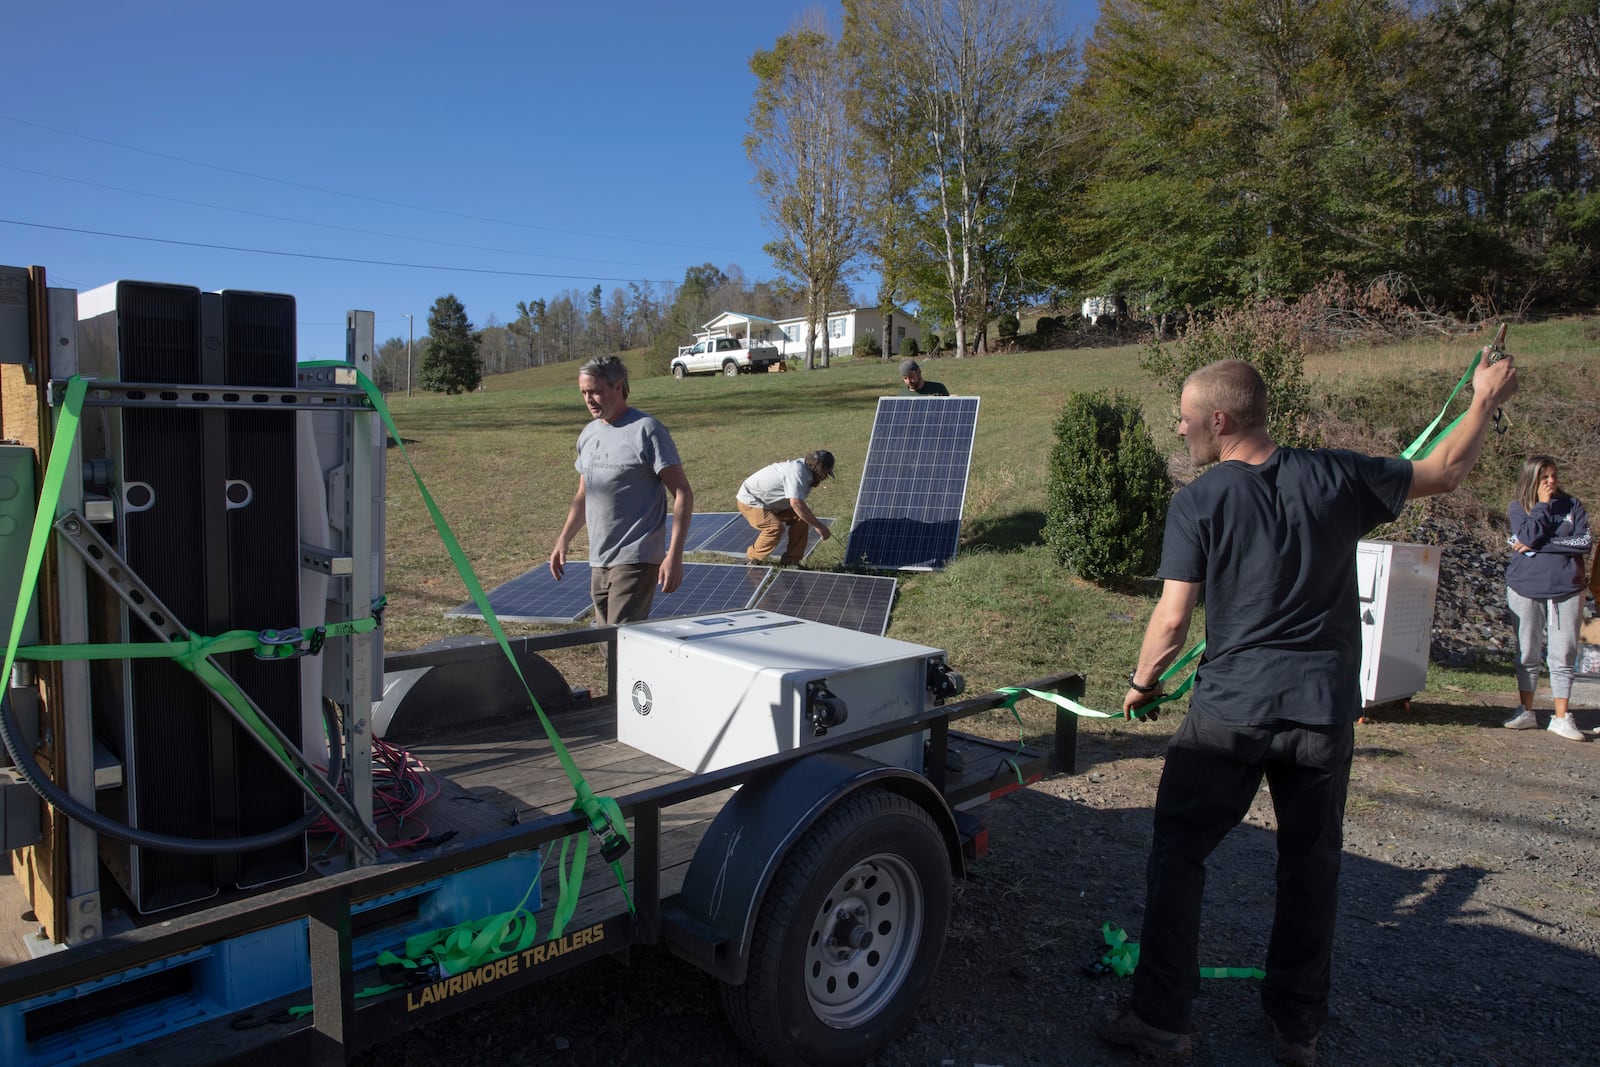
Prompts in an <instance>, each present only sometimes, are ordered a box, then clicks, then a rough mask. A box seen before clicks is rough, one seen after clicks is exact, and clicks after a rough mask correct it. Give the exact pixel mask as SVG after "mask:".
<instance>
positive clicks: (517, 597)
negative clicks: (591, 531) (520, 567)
mask: <svg viewBox="0 0 1600 1067" xmlns="http://www.w3.org/2000/svg"><path fill="white" fill-rule="evenodd" d="M488 597H489V607H491V608H492V609H494V613H495V616H496V617H497V618H499V619H500V621H502V622H548V623H574V622H577V621H578V620H579V619H581V618H583V616H584V615H586V614H588V612H589V609H590V608H592V607H594V601H593V599H591V598H590V596H589V564H588V563H587V562H586V561H584V560H571V559H569V560H567V567H566V573H565V574H564V575H563V576H562V578H561V580H560V581H559V582H558V581H556V580H555V579H554V578H552V577H551V576H550V567H549V565H548V564H544V563H541V564H539V566H537V567H535V568H533V570H531V571H529V572H527V573H526V574H519V575H518V576H517V577H515V578H513V579H511V580H510V581H509V582H506V583H504V584H503V585H497V586H495V587H494V588H493V589H491V590H489V592H488ZM445 614H446V615H456V616H460V617H462V618H468V619H481V618H483V613H482V612H480V611H479V610H478V605H477V604H475V603H473V602H471V601H468V602H467V603H465V604H462V605H461V606H460V607H456V608H452V609H451V610H449V611H447V612H445Z"/></svg>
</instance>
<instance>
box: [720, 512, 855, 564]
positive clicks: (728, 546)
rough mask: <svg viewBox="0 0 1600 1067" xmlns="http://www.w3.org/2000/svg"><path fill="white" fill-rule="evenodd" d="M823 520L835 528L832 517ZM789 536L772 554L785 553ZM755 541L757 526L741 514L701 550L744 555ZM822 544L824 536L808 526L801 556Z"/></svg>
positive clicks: (780, 542)
mask: <svg viewBox="0 0 1600 1067" xmlns="http://www.w3.org/2000/svg"><path fill="white" fill-rule="evenodd" d="M821 521H822V525H824V526H826V527H828V528H829V529H830V530H831V529H833V520H832V519H823V520H821ZM788 536H789V535H788V534H784V538H785V540H780V541H779V542H778V547H777V549H776V550H775V551H773V553H772V556H779V555H782V554H783V549H784V546H785V545H786V543H787V538H788ZM755 543H756V528H755V527H754V526H751V525H750V523H749V522H747V521H745V517H744V516H743V515H739V516H738V521H736V522H730V523H728V525H727V526H725V527H724V528H723V529H722V531H721V532H720V533H718V534H717V535H716V536H715V537H713V538H711V539H710V540H708V541H706V542H705V543H703V544H702V545H701V546H700V549H699V550H700V551H701V552H721V553H722V554H723V555H726V556H742V555H744V554H745V552H747V551H748V550H749V548H750V546H751V545H753V544H755ZM820 544H822V538H821V537H820V536H819V535H818V534H817V531H815V530H813V529H811V527H809V526H808V527H806V550H805V552H804V554H802V555H801V557H800V558H801V559H805V558H806V556H809V555H811V553H812V551H813V550H814V549H815V548H816V547H817V546H818V545H820ZM772 556H768V557H767V558H768V559H771V558H772Z"/></svg>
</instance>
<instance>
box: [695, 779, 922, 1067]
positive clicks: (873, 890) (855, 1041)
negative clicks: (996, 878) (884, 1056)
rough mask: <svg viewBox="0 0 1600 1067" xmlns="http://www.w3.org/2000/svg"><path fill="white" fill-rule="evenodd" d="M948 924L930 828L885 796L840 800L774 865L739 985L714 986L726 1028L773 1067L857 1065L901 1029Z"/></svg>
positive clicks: (913, 810)
mask: <svg viewBox="0 0 1600 1067" xmlns="http://www.w3.org/2000/svg"><path fill="white" fill-rule="evenodd" d="M949 924H950V855H949V853H948V852H946V851H945V843H944V838H943V836H942V835H941V834H940V833H939V829H938V827H937V826H936V825H935V824H934V821H933V819H932V818H931V817H930V816H929V815H928V813H927V812H925V811H923V810H922V808H920V807H918V806H917V805H916V804H914V803H912V802H911V801H910V800H907V799H906V798H905V797H902V796H899V795H897V794H894V793H888V792H883V791H880V790H870V791H867V792H862V793H857V794H855V795H854V796H851V797H847V798H846V799H845V800H844V801H842V802H841V803H839V804H838V805H837V806H836V807H834V808H833V809H832V810H830V811H829V812H828V813H827V814H826V815H824V816H823V817H822V818H821V819H819V820H818V821H817V823H816V825H815V826H813V827H812V828H811V829H810V830H808V831H806V834H805V836H803V837H802V838H801V839H800V840H799V841H798V842H797V843H796V844H795V846H794V847H793V848H792V849H790V850H789V854H788V855H786V856H785V857H784V858H783V863H782V865H781V866H780V867H779V868H778V873H777V875H776V876H775V877H774V878H773V881H772V885H771V886H770V887H768V889H767V895H766V898H765V899H764V900H763V901H762V902H761V911H760V913H759V914H758V915H757V917H756V925H755V932H754V935H753V937H752V938H751V942H750V968H749V972H748V974H747V975H746V976H745V981H744V984H743V985H738V986H729V985H725V986H723V989H722V1004H723V1008H724V1010H725V1011H726V1012H727V1016H728V1021H729V1023H730V1024H731V1025H732V1027H733V1030H734V1032H735V1033H736V1034H738V1035H739V1039H740V1040H741V1041H743V1042H744V1043H745V1044H746V1045H747V1046H749V1048H750V1049H751V1050H752V1051H753V1052H755V1053H756V1054H757V1055H758V1056H760V1057H762V1058H763V1059H765V1060H766V1061H768V1062H770V1063H774V1064H780V1065H786V1067H823V1065H827V1067H835V1065H840V1064H859V1063H865V1062H866V1061H867V1060H869V1059H871V1058H872V1057H873V1056H876V1055H877V1054H878V1053H879V1052H881V1051H883V1049H884V1048H886V1047H887V1046H888V1045H889V1043H890V1042H891V1041H893V1040H894V1039H895V1038H896V1037H898V1036H899V1035H900V1033H901V1032H902V1031H903V1030H904V1029H905V1028H906V1026H907V1025H909V1024H910V1022H911V1015H912V1013H913V1012H914V1011H915V1010H916V1007H917V1005H918V1004H919V1003H921V1001H922V998H923V995H924V994H925V993H926V992H927V990H928V986H929V985H930V984H931V983H932V981H933V976H934V973H935V972H936V971H937V970H938V967H939V957H940V955H941V954H942V953H943V951H944V939H945V931H946V929H947V928H948V926H949ZM841 939H843V940H842V941H841ZM864 941H865V942H866V943H863V942H864Z"/></svg>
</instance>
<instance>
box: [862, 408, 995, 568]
mask: <svg viewBox="0 0 1600 1067" xmlns="http://www.w3.org/2000/svg"><path fill="white" fill-rule="evenodd" d="M977 429H978V398H977V397H975V396H950V397H932V396H885V397H879V398H878V415H877V418H876V419H874V420H873V424H872V439H871V440H870V441H869V442H868V444H867V461H866V463H864V464H863V465H862V468H861V492H860V494H859V495H858V496H857V497H856V510H855V515H854V516H853V517H852V519H851V526H850V542H849V544H847V545H846V546H845V550H844V565H845V566H846V567H868V568H871V569H873V570H934V569H937V568H940V567H943V566H944V565H945V564H946V563H948V562H949V561H950V560H951V559H952V558H953V557H954V556H955V554H956V543H957V541H958V540H959V539H960V536H961V511H962V507H963V505H964V504H965V503H966V496H967V471H968V469H969V468H970V467H971V465H972V439H973V436H974V435H975V434H976V433H977Z"/></svg>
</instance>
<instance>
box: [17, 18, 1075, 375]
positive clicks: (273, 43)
mask: <svg viewBox="0 0 1600 1067" xmlns="http://www.w3.org/2000/svg"><path fill="white" fill-rule="evenodd" d="M1061 2H1062V5H1063V8H1064V9H1065V10H1067V11H1069V12H1073V13H1076V18H1075V21H1077V22H1078V23H1079V24H1080V25H1082V26H1083V28H1084V29H1085V30H1086V29H1087V28H1088V24H1089V22H1090V21H1092V19H1093V11H1094V3H1093V0H1061ZM814 6H816V5H815V4H806V3H798V2H790V0H760V2H751V0H697V2H696V3H694V4H692V5H678V4H673V3H663V2H659V0H657V2H632V0H629V2H604V0H601V2H594V3H589V4H562V5H556V4H550V3H522V4H511V3H502V2H498V0H496V2H474V0H463V2H458V3H455V4H447V5H439V4H423V3H417V2H414V0H395V2H391V3H371V2H367V0H323V2H321V3H315V4H313V3H306V2H303V0H279V2H276V3H272V4H259V3H255V4H248V5H246V4H240V3H236V2H230V0H220V2H217V0H213V2H211V3H194V2H188V0H144V2H142V3H111V2H107V0H88V2H86V3H47V4H24V5H13V8H14V9H13V10H11V11H8V13H7V14H6V16H5V18H4V22H5V31H6V39H7V43H6V48H5V53H6V71H7V76H8V77H7V81H8V84H10V85H11V86H12V92H10V93H8V94H7V96H6V99H5V101H4V102H0V219H3V220H6V221H3V222H0V263H4V264H9V265H14V266H27V265H30V264H40V265H42V266H44V267H45V268H46V269H47V270H48V272H49V279H50V283H51V284H52V285H55V286H65V287H69V288H74V289H78V290H80V291H81V290H85V289H90V288H93V287H95V286H98V285H102V284H104V283H106V282H111V281H115V280H118V279H140V280H145V281H158V282H171V283H177V284H184V285H194V286H198V287H200V288H202V289H224V288H227V289H254V290H263V291H269V292H281V293H291V294H293V295H294V296H295V297H296V299H297V309H298V315H299V320H300V336H299V343H300V356H301V358H302V359H312V358H320V359H328V358H338V357H340V356H342V355H343V353H344V313H345V311H346V309H349V308H360V309H363V310H368V311H372V312H374V313H375V315H376V318H377V334H378V338H379V340H380V342H381V341H382V340H383V339H384V338H388V337H404V336H405V334H406V328H407V324H406V320H405V318H404V316H405V315H406V314H411V315H414V316H416V328H417V329H416V332H417V334H418V336H421V335H422V334H423V333H425V332H426V328H427V314H428V309H429V308H430V307H431V306H432V304H433V302H434V300H435V299H436V298H438V297H439V296H440V295H442V294H444V293H447V292H453V293H455V294H456V296H457V297H458V298H459V299H460V300H461V301H462V303H463V304H464V305H465V306H466V309H467V315H468V317H469V318H471V320H472V322H473V323H474V324H475V325H478V326H482V325H485V324H487V323H488V322H489V321H490V317H491V315H492V316H494V317H495V319H496V320H497V321H499V322H501V323H504V322H507V321H509V320H511V319H513V318H515V317H516V304H517V302H518V301H519V300H530V299H534V298H538V297H546V298H548V297H553V296H556V295H558V294H559V293H561V292H563V291H566V290H570V289H577V290H584V291H587V290H589V289H591V288H592V287H593V286H594V285H596V284H599V285H601V286H602V287H603V289H604V292H605V294H606V295H609V294H610V292H611V290H612V289H613V288H617V287H622V286H625V285H626V283H627V282H628V281H632V280H652V281H671V282H674V283H676V282H679V281H681V280H682V278H683V272H684V269H685V268H686V267H688V266H691V265H694V264H699V263H704V262H711V263H715V264H716V265H717V266H719V267H722V268H727V267H728V266H729V265H730V264H737V265H738V266H739V267H740V268H742V269H743V271H744V273H745V275H746V277H748V278H749V279H751V280H756V279H763V278H771V277H773V276H774V272H773V269H772V266H771V263H770V261H769V260H768V259H767V256H766V255H765V254H764V253H763V252H762V250H761V249H762V246H763V245H764V244H765V243H766V242H767V241H768V240H770V234H769V232H768V231H767V228H766V224H765V222H764V221H763V219H762V214H761V205H760V203H759V201H758V199H757V197H756V195H755V191H754V189H753V187H752V186H751V183H750V178H751V167H750V164H749V162H748V160H747V158H746V156H745V154H744V149H743V145H742V143H741V142H742V139H743V137H744V134H745V130H746V119H747V116H748V113H749V108H750V101H751V94H752V91H753V88H754V78H753V77H752V76H751V74H750V72H749V66H748V60H749V58H750V56H751V54H752V53H754V52H755V51H757V50H758V49H762V48H769V47H771V45H772V43H773V41H774V40H775V39H776V38H777V37H778V36H779V35H780V34H782V33H784V32H786V31H787V30H788V29H789V28H790V27H791V26H792V25H793V23H794V21H795V19H796V18H797V17H798V16H799V15H800V14H801V13H802V12H803V11H804V10H806V9H807V8H809V7H814ZM824 10H827V11H828V12H829V14H830V17H831V18H835V19H836V18H837V6H836V5H825V7H824ZM18 223H24V224H28V225H18ZM50 227H53V228H50ZM73 231H90V232H73ZM112 235H118V236H112ZM129 238H142V239H139V240H133V239H129ZM166 242H171V243H166ZM205 246H226V247H205ZM230 249H240V250H249V251H238V250H230ZM269 253H295V255H277V254H269ZM310 257H326V258H310ZM345 261H360V262H345ZM383 264H410V265H411V266H400V265H383ZM451 268H454V269H451Z"/></svg>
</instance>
